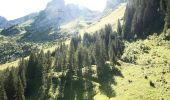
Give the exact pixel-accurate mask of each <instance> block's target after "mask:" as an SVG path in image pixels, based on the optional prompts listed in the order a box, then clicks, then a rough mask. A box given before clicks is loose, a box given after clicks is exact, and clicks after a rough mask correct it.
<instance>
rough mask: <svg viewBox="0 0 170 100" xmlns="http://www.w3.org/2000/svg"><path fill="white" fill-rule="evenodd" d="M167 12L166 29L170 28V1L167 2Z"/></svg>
mask: <svg viewBox="0 0 170 100" xmlns="http://www.w3.org/2000/svg"><path fill="white" fill-rule="evenodd" d="M167 3H168V4H167V12H166V18H165V21H166V24H165V25H166V26H165V27H166V29H168V28H170V1H169V0H167Z"/></svg>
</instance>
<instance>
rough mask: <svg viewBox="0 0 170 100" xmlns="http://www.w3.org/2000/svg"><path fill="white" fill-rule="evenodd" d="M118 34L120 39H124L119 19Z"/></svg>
mask: <svg viewBox="0 0 170 100" xmlns="http://www.w3.org/2000/svg"><path fill="white" fill-rule="evenodd" d="M117 33H118V35H119V37H120V38H122V26H121V23H120V20H119V19H118V22H117Z"/></svg>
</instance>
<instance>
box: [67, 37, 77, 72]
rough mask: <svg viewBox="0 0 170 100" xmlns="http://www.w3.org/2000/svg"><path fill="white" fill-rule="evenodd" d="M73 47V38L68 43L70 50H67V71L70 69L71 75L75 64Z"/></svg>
mask: <svg viewBox="0 0 170 100" xmlns="http://www.w3.org/2000/svg"><path fill="white" fill-rule="evenodd" d="M74 57H75V47H74V43H73V40H72V41H71V43H70V51H69V68H68V69H69V71H70V74H71V75H72V74H73V70H74V69H73V67H74V65H75V58H74Z"/></svg>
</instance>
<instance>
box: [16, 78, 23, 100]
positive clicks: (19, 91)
mask: <svg viewBox="0 0 170 100" xmlns="http://www.w3.org/2000/svg"><path fill="white" fill-rule="evenodd" d="M16 100H25V96H24V88H23V85H22V82H21V79H20V77H19V78H18V82H17V93H16Z"/></svg>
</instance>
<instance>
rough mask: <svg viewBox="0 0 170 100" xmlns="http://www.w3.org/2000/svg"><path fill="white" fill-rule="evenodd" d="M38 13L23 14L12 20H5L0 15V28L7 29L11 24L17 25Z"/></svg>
mask: <svg viewBox="0 0 170 100" xmlns="http://www.w3.org/2000/svg"><path fill="white" fill-rule="evenodd" d="M37 15H38V13H31V14H29V15H26V16H23V17H21V18H17V19H14V20H7V19H5V18H4V17H0V28H2V29H4V28H5V29H8V28H9V27H11V26H14V25H17V24H22V23H24V22H26V21H28V20H30V19H34V18H35V17H36V16H37Z"/></svg>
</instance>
